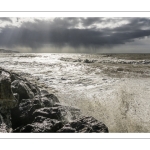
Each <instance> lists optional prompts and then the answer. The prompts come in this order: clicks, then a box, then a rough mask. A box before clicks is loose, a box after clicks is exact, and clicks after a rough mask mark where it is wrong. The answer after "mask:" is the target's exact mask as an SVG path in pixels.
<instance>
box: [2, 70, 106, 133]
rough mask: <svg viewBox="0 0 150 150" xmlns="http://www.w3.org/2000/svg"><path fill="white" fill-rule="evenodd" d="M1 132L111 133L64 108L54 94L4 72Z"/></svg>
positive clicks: (99, 124) (73, 110) (13, 74)
mask: <svg viewBox="0 0 150 150" xmlns="http://www.w3.org/2000/svg"><path fill="white" fill-rule="evenodd" d="M78 118H79V119H78ZM0 132H65V133H66V132H67V133H69V132H72V133H78V132H108V128H107V127H106V126H105V125H104V124H103V123H101V122H98V121H97V120H96V119H94V118H93V117H82V116H81V113H80V110H79V109H78V108H74V107H70V106H65V105H62V104H61V103H60V102H59V100H58V98H57V97H56V96H55V95H54V94H50V93H49V92H48V91H46V90H41V91H40V90H39V89H38V88H37V86H36V85H33V84H32V83H30V82H29V81H27V80H26V79H23V78H22V77H21V76H19V75H17V74H15V73H11V72H8V71H5V70H4V69H0Z"/></svg>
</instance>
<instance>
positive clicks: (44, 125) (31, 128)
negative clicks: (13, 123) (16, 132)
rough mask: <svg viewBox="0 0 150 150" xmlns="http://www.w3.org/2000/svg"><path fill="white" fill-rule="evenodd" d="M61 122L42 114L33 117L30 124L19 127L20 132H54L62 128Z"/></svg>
mask: <svg viewBox="0 0 150 150" xmlns="http://www.w3.org/2000/svg"><path fill="white" fill-rule="evenodd" d="M62 126H63V123H62V122H61V121H58V120H56V119H50V118H46V117H42V116H38V117H36V118H35V120H34V122H33V123H32V124H28V125H26V126H24V127H22V128H21V129H20V132H34V133H40V132H41V133H44V132H46V133H48V132H56V131H57V130H59V129H60V128H62Z"/></svg>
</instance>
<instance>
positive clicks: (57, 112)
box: [33, 107, 65, 120]
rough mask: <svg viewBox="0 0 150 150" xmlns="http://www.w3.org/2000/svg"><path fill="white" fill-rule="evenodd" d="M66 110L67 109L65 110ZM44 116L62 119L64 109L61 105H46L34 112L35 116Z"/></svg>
mask: <svg viewBox="0 0 150 150" xmlns="http://www.w3.org/2000/svg"><path fill="white" fill-rule="evenodd" d="M64 111H65V110H64ZM38 116H43V117H46V118H50V119H57V120H62V117H63V116H64V115H63V111H62V110H61V109H60V108H59V107H44V108H40V109H37V110H35V111H34V112H33V118H35V117H38Z"/></svg>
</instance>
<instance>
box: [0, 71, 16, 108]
mask: <svg viewBox="0 0 150 150" xmlns="http://www.w3.org/2000/svg"><path fill="white" fill-rule="evenodd" d="M0 104H1V105H2V106H3V107H5V108H13V107H15V105H16V100H15V97H14V96H13V93H12V91H11V79H10V76H9V74H7V73H6V72H3V71H2V72H1V74H0Z"/></svg>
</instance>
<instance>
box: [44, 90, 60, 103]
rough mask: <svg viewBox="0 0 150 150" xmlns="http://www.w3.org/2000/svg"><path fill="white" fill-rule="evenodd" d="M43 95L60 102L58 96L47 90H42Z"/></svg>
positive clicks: (54, 101)
mask: <svg viewBox="0 0 150 150" xmlns="http://www.w3.org/2000/svg"><path fill="white" fill-rule="evenodd" d="M41 97H47V98H48V99H52V100H53V103H59V100H58V98H57V97H56V96H55V95H54V94H49V92H47V91H46V90H41Z"/></svg>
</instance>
